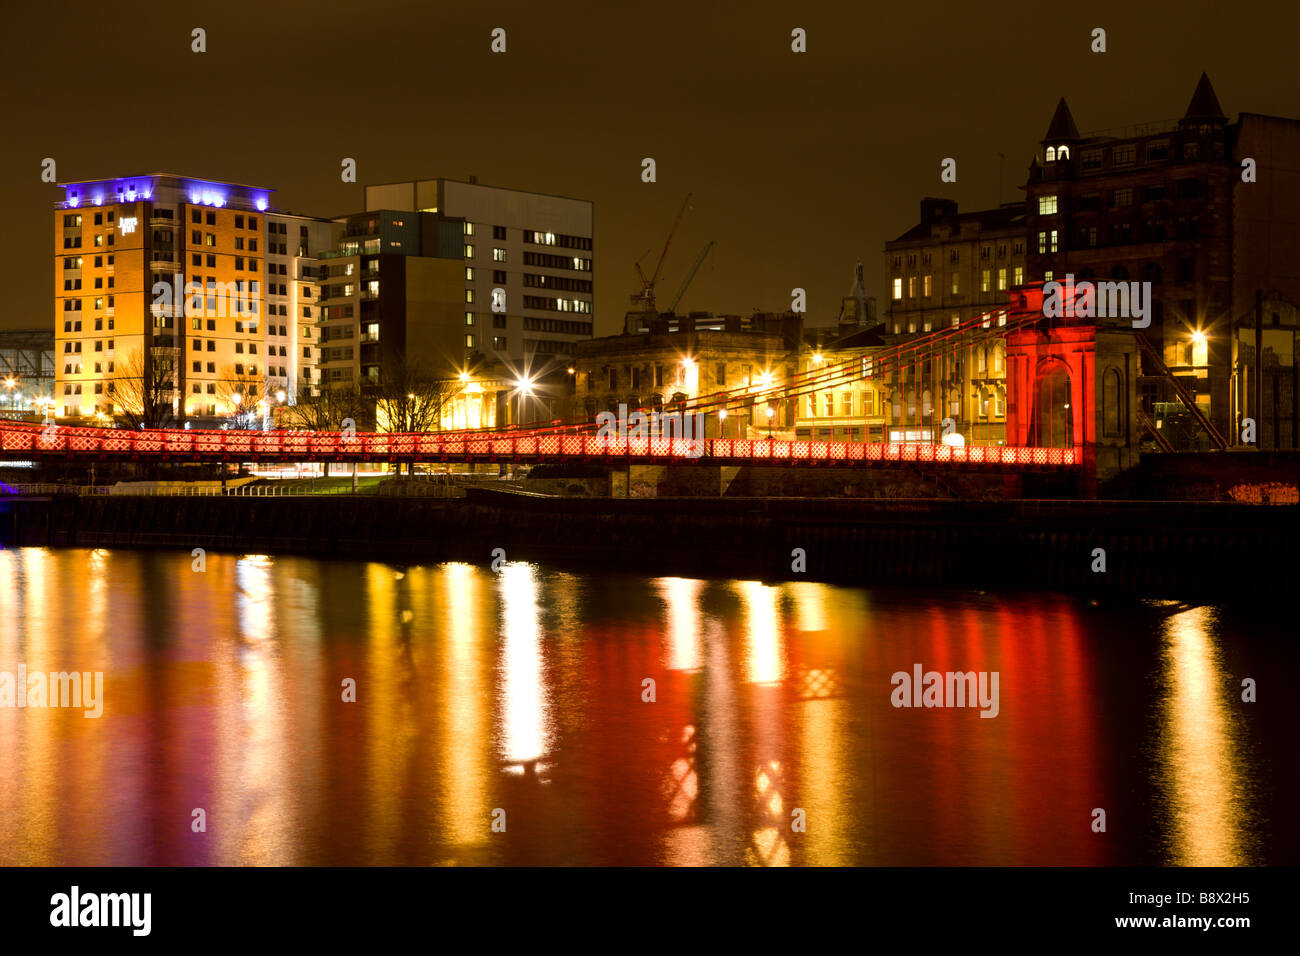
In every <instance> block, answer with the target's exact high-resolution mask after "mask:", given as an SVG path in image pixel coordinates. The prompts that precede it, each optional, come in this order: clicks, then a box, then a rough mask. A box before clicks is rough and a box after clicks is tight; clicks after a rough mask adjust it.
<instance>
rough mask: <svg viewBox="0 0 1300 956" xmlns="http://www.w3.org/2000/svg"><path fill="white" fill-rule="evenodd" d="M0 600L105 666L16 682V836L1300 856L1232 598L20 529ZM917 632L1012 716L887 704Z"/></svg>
mask: <svg viewBox="0 0 1300 956" xmlns="http://www.w3.org/2000/svg"><path fill="white" fill-rule="evenodd" d="M0 620H3V622H4V626H3V628H2V629H0V672H2V671H8V672H13V671H15V670H16V669H17V665H18V664H19V663H25V664H26V665H27V668H28V670H29V671H35V670H38V669H39V670H46V671H49V670H55V671H61V670H70V669H76V670H81V671H95V670H102V671H103V672H104V674H105V698H106V701H105V711H104V716H103V717H102V718H101V719H98V720H89V719H85V718H84V717H82V714H81V711H80V710H76V711H74V710H71V709H68V710H54V709H45V710H35V709H23V710H19V709H15V708H12V707H0V864H5V865H12V864H91V865H94V864H222V865H231V864H380V863H404V864H448V863H462V864H483V863H627V864H657V863H669V864H686V865H707V864H718V863H721V864H753V865H766V866H777V865H808V864H855V863H856V864H981V863H990V864H1021V863H1028V864H1047V865H1061V864H1081V865H1090V864H1105V863H1135V862H1137V863H1180V864H1182V863H1186V864H1195V865H1201V864H1210V865H1214V864H1241V863H1257V862H1296V861H1295V860H1293V859H1289V858H1285V857H1284V858H1282V859H1275V858H1270V854H1269V845H1270V843H1269V839H1268V838H1269V836H1270V834H1269V833H1267V832H1266V831H1265V829H1264V827H1265V824H1264V823H1262V822H1261V821H1264V820H1268V819H1270V816H1274V817H1276V816H1277V814H1272V815H1270V813H1269V812H1267V808H1262V807H1261V801H1262V800H1264V799H1265V796H1264V795H1263V794H1262V793H1261V792H1260V790H1259V788H1258V787H1256V786H1254V785H1253V784H1252V781H1256V780H1257V779H1258V777H1259V774H1260V773H1261V772H1262V770H1261V766H1262V765H1264V764H1268V765H1270V766H1271V765H1272V764H1273V763H1275V762H1277V761H1274V760H1272V757H1273V755H1274V753H1275V751H1276V752H1277V756H1278V757H1279V759H1280V758H1281V757H1282V755H1283V752H1284V751H1283V748H1285V747H1286V746H1289V744H1287V743H1284V742H1282V741H1283V740H1284V738H1285V735H1280V736H1279V737H1277V738H1275V737H1272V736H1269V735H1268V734H1264V733H1261V732H1260V731H1259V730H1258V729H1255V728H1252V727H1251V726H1250V725H1249V724H1248V722H1247V721H1246V720H1245V719H1244V718H1243V716H1242V713H1241V711H1240V708H1241V707H1242V706H1243V705H1242V704H1240V703H1239V690H1234V688H1238V686H1239V683H1240V678H1239V677H1238V676H1235V675H1234V674H1232V673H1230V672H1229V668H1228V665H1227V664H1226V663H1225V656H1224V648H1225V646H1235V645H1230V644H1227V643H1225V642H1229V641H1232V640H1236V641H1240V639H1241V638H1240V636H1239V635H1238V636H1236V637H1233V636H1232V635H1229V634H1227V633H1225V631H1226V630H1227V629H1228V627H1229V626H1228V625H1226V624H1224V623H1223V621H1222V620H1221V619H1220V615H1219V614H1218V612H1217V611H1216V610H1215V609H1212V608H1191V609H1185V610H1181V611H1178V612H1177V613H1170V614H1168V615H1167V616H1165V617H1163V618H1160V617H1159V616H1158V615H1144V613H1143V609H1142V608H1141V607H1137V606H1135V607H1132V608H1128V609H1125V612H1124V614H1123V615H1120V616H1119V617H1118V618H1117V617H1115V616H1110V617H1106V616H1104V615H1102V613H1101V612H1100V611H1099V610H1098V609H1096V608H1091V607H1089V606H1088V605H1086V604H1085V603H1084V602H1076V601H1067V600H1063V599H1061V598H1058V597H1052V596H1048V595H1035V596H1017V597H995V596H988V595H979V594H973V593H966V594H956V593H946V594H930V593H928V592H923V591H915V592H879V591H866V590H861V589H852V588H842V587H835V586H830V585H822V584H817V583H813V582H797V583H786V584H767V583H761V582H755V581H701V580H690V579H682V578H653V579H652V578H645V577H638V576H636V575H631V574H621V573H612V572H611V573H605V574H586V573H584V574H574V573H566V572H560V571H556V570H554V569H549V568H544V567H538V566H533V565H527V564H517V563H516V564H507V565H506V566H505V567H504V568H502V569H501V571H500V572H498V573H493V572H492V571H490V570H489V569H488V568H487V567H475V566H470V565H466V564H445V565H437V566H422V567H402V568H398V567H393V566H388V565H383V564H376V563H361V562H348V561H315V560H309V559H300V558H275V557H269V556H265V555H246V556H223V555H216V554H209V555H208V556H207V570H206V571H205V572H202V573H199V572H194V571H192V570H191V557H190V556H189V554H188V553H184V554H181V555H173V554H161V553H131V552H109V551H80V550H68V551H49V550H45V549H20V550H17V551H3V552H0ZM1117 620H1118V621H1119V623H1117ZM1117 628H1119V629H1120V631H1121V632H1120V633H1117ZM1135 648H1137V650H1135ZM1278 653H1286V654H1291V655H1292V656H1293V655H1294V651H1290V650H1282V651H1278ZM1290 660H1291V658H1288V661H1290ZM914 663H921V664H922V665H923V666H924V667H925V669H927V670H931V669H933V670H939V671H968V670H977V671H979V670H989V671H994V670H995V671H998V672H999V674H1000V675H1001V680H1000V687H1001V701H1000V713H999V715H998V717H997V718H995V719H983V718H980V717H979V716H978V711H977V710H973V709H901V708H900V709H896V708H894V707H892V706H890V703H889V700H890V691H891V684H890V676H891V674H893V673H894V672H895V671H900V670H901V671H908V672H910V670H911V668H912V665H913V664H914ZM647 679H650V680H653V681H654V685H653V686H654V699H653V701H652V702H651V701H647V700H645V699H644V696H646V687H647V684H646V683H645V682H646V680H647ZM348 682H354V683H355V702H349V701H346V700H345V699H344V698H345V688H346V687H347V686H348ZM1144 686H1145V687H1153V688H1155V698H1154V700H1152V699H1149V697H1148V696H1145V695H1144V693H1143V692H1142V690H1141V688H1142V687H1144ZM1247 706H1248V705H1247ZM1138 752H1140V753H1144V754H1146V756H1145V757H1144V758H1141V759H1140V760H1138V758H1135V757H1134V756H1133V754H1135V753H1138ZM1135 761H1137V762H1136V763H1135ZM1281 796H1286V794H1283V795H1281ZM1281 796H1279V797H1278V799H1279V800H1280V799H1281ZM1097 807H1102V808H1106V809H1107V812H1108V814H1109V817H1110V819H1111V820H1112V821H1114V825H1113V826H1112V828H1111V832H1109V833H1106V834H1098V833H1094V832H1093V831H1092V828H1091V826H1090V823H1091V814H1092V811H1093V809H1094V808H1097ZM195 810H202V811H203V813H204V814H205V816H206V824H207V826H206V831H204V832H196V831H195V829H194V828H193V826H192V821H193V819H194V811H195ZM495 811H503V819H504V822H505V829H504V831H503V832H494V831H493V829H492V821H493V818H494V812H495Z"/></svg>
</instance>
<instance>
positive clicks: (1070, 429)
mask: <svg viewBox="0 0 1300 956" xmlns="http://www.w3.org/2000/svg"><path fill="white" fill-rule="evenodd" d="M1072 396H1073V388H1072V382H1071V380H1070V367H1069V366H1068V365H1067V364H1066V363H1065V362H1063V361H1061V360H1060V359H1057V358H1048V359H1045V360H1044V361H1042V362H1041V363H1040V364H1039V366H1038V369H1037V370H1036V374H1035V376H1034V390H1033V404H1032V405H1031V408H1030V417H1029V444H1031V445H1034V446H1037V447H1039V448H1070V447H1072V446H1073V445H1074V443H1075V442H1074V413H1075V409H1074V408H1073V402H1072Z"/></svg>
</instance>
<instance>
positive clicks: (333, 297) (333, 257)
mask: <svg viewBox="0 0 1300 956" xmlns="http://www.w3.org/2000/svg"><path fill="white" fill-rule="evenodd" d="M338 225H339V227H340V237H339V239H338V242H337V245H336V248H335V249H333V250H331V251H328V252H323V253H321V254H320V257H319V263H318V267H317V277H318V282H319V284H320V298H319V306H320V319H319V323H320V350H321V353H320V381H321V384H322V386H324V387H333V388H337V387H339V386H355V387H358V388H360V389H361V390H362V391H363V392H374V391H375V390H377V389H379V388H380V387H381V386H382V385H383V384H384V382H385V380H386V376H389V377H391V376H401V375H403V374H405V373H406V371H407V370H410V371H413V372H417V373H418V374H421V375H424V376H429V377H436V378H451V377H453V376H456V375H459V374H460V373H462V372H464V371H466V370H468V369H469V368H471V367H473V366H474V364H475V363H473V362H471V361H469V358H470V355H471V354H472V353H473V352H474V351H475V350H476V348H477V344H478V340H477V337H476V336H475V334H474V333H475V330H476V328H477V326H476V324H475V322H474V314H475V313H474V312H473V310H474V309H475V308H476V307H477V299H476V296H475V289H474V287H473V286H470V287H468V288H467V286H466V276H468V275H470V274H471V273H472V267H471V266H467V265H466V263H465V257H464V245H465V242H466V240H467V237H466V236H465V234H464V228H465V224H464V223H462V222H456V221H450V220H447V219H444V218H442V217H439V216H435V215H433V214H431V213H420V212H409V211H402V210H394V209H376V210H372V211H370V212H363V213H355V214H353V215H351V216H346V217H344V218H342V219H340V220H339V221H338Z"/></svg>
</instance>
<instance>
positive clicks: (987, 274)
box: [980, 269, 990, 292]
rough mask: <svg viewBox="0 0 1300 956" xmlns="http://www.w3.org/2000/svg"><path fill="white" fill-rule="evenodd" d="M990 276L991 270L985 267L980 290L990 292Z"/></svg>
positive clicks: (981, 273)
mask: <svg viewBox="0 0 1300 956" xmlns="http://www.w3.org/2000/svg"><path fill="white" fill-rule="evenodd" d="M989 278H990V272H989V270H988V269H984V270H983V271H981V272H980V291H981V292H988V291H989Z"/></svg>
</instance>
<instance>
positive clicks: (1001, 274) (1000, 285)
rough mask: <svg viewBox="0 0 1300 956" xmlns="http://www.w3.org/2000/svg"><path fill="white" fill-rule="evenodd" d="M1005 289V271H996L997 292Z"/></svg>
mask: <svg viewBox="0 0 1300 956" xmlns="http://www.w3.org/2000/svg"><path fill="white" fill-rule="evenodd" d="M1006 287H1007V270H1006V269H999V270H998V291H999V292H1001V291H1003V290H1004V289H1006Z"/></svg>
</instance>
